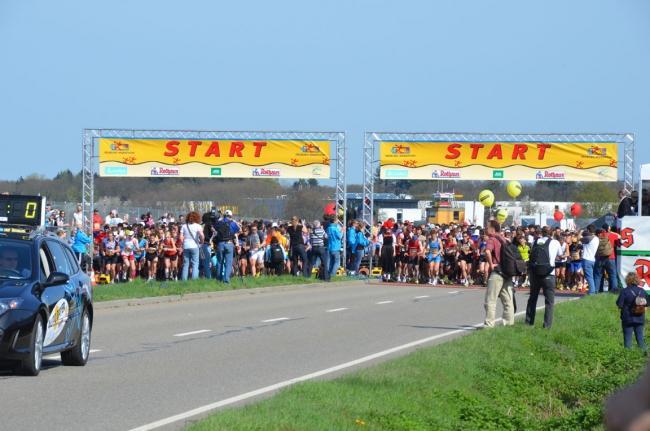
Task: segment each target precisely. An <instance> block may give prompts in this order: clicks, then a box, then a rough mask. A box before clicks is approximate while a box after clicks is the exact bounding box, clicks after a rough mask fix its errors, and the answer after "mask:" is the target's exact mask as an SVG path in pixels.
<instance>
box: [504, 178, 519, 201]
mask: <svg viewBox="0 0 650 431" xmlns="http://www.w3.org/2000/svg"><path fill="white" fill-rule="evenodd" d="M506 191H507V192H508V195H510V197H511V198H513V199H514V198H516V197H517V196H519V195H520V194H521V183H520V182H519V181H510V182H509V183H508V185H507V186H506Z"/></svg>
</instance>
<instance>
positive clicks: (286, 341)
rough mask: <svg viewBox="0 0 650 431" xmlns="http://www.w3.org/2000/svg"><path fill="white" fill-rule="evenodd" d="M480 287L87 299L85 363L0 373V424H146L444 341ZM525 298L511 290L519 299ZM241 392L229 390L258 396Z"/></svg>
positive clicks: (463, 323)
mask: <svg viewBox="0 0 650 431" xmlns="http://www.w3.org/2000/svg"><path fill="white" fill-rule="evenodd" d="M483 297H484V291H483V290H467V289H457V290H454V289H449V288H434V287H428V286H427V287H424V286H386V285H365V284H354V285H341V284H332V285H331V286H329V287H326V288H322V287H302V288H298V289H296V290H287V291H280V292H273V293H266V294H260V295H252V296H251V295H243V296H228V297H221V298H204V299H195V300H189V301H181V302H175V303H162V304H154V305H142V306H137V307H122V308H114V309H102V310H97V311H96V313H95V314H96V315H95V324H94V329H93V340H92V349H94V350H96V351H94V352H93V353H91V358H90V361H89V363H88V364H87V365H86V367H83V368H75V367H64V366H62V365H61V363H60V361H59V360H58V359H48V360H46V361H45V362H44V365H45V369H44V370H43V371H42V372H41V374H40V376H38V377H36V378H27V377H20V376H14V375H11V374H0V405H1V406H2V411H3V414H2V416H3V417H2V420H1V421H0V429H2V430H33V429H53V430H63V429H65V430H85V431H87V430H111V431H114V430H130V429H133V428H137V427H141V426H145V425H148V424H149V425H150V426H149V427H148V428H149V429H153V428H154V427H155V424H153V425H151V424H152V423H155V422H157V421H159V420H161V419H165V418H169V417H171V416H174V415H178V414H181V413H183V412H188V411H191V410H193V409H196V408H198V407H201V406H206V405H207V406H208V408H206V409H204V410H207V409H209V408H210V405H212V406H213V407H214V406H218V405H220V404H215V403H217V402H219V401H222V400H226V399H229V398H232V397H237V396H239V395H241V394H247V393H249V392H251V391H255V390H257V389H260V388H267V387H269V386H271V385H276V384H278V383H281V382H285V383H283V384H288V383H286V381H287V380H290V379H295V378H297V377H300V376H305V375H309V374H312V373H316V374H315V375H314V377H319V378H331V377H335V376H337V375H339V374H342V373H344V372H349V371H352V370H354V369H357V368H359V367H365V366H369V365H371V364H373V363H376V362H378V361H383V360H386V359H389V358H391V357H395V356H398V355H403V354H406V353H408V352H409V351H412V350H414V349H415V348H417V347H419V346H426V345H433V344H435V343H439V342H444V341H447V340H449V339H451V338H453V337H455V336H459V335H461V334H462V333H464V332H466V331H469V330H472V328H471V327H470V326H471V325H477V324H479V323H480V322H482V320H483V317H484V312H483ZM526 300H527V296H526V295H523V294H521V293H520V294H518V302H519V309H520V310H521V309H523V308H524V306H523V304H524V303H525V301H526ZM540 304H543V297H542V298H541V299H540ZM499 313H500V308H499ZM538 321H539V322H541V316H540V319H538ZM444 334H448V335H444ZM427 338H428V340H425V341H421V344H420V345H419V346H415V345H411V346H405V347H404V348H402V349H396V351H388V352H386V350H388V349H392V348H395V347H397V346H403V345H405V344H408V343H413V342H414V341H417V340H423V339H427ZM415 344H417V343H415ZM377 352H383V353H382V354H381V355H376V356H377V357H370V358H365V359H364V360H361V361H357V362H351V361H355V360H357V359H359V358H364V357H367V356H368V355H372V354H375V353H377ZM340 364H346V366H344V367H340V368H341V369H334V370H328V369H330V368H332V367H335V366H337V365H340ZM322 370H326V371H323V372H322V373H318V372H319V371H322ZM330 371H333V372H330ZM321 374H322V376H321ZM309 377H312V376H309ZM271 389H273V387H271V388H267V389H265V390H263V391H260V392H262V393H263V394H262V396H266V395H268V394H270V392H272V391H271ZM249 395H250V394H249ZM249 395H246V396H245V397H240V398H243V399H240V398H234V400H230V401H238V402H237V403H233V404H232V405H238V404H241V403H244V402H250V401H252V400H254V399H256V398H259V396H258V397H250V396H249ZM230 401H228V402H226V403H225V404H230ZM202 413H203V414H205V412H202ZM197 417H200V415H199V416H192V417H190V418H185V417H179V419H180V420H177V421H171V422H172V423H171V424H167V423H166V422H163V423H162V424H161V425H164V426H163V427H162V428H161V429H180V428H182V427H183V426H184V425H186V424H187V423H188V421H191V420H196V419H197ZM167 422H170V421H167Z"/></svg>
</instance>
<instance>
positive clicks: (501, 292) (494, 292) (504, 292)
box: [485, 220, 515, 328]
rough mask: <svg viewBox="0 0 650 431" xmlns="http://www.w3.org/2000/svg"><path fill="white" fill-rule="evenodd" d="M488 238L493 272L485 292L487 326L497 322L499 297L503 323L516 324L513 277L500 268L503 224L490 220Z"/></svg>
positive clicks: (486, 254)
mask: <svg viewBox="0 0 650 431" xmlns="http://www.w3.org/2000/svg"><path fill="white" fill-rule="evenodd" d="M487 234H488V240H487V245H486V247H485V257H486V259H487V262H488V266H489V267H490V270H491V273H490V276H489V278H488V281H487V290H486V292H485V326H486V327H488V328H493V327H494V326H495V324H496V310H497V298H499V299H500V300H501V304H502V305H503V323H504V325H506V326H510V325H514V324H515V313H514V308H515V307H514V302H513V297H512V278H511V277H504V276H503V275H501V272H500V270H499V263H500V261H501V247H502V246H503V244H505V241H506V239H505V238H504V237H503V236H502V235H501V225H500V224H499V223H498V222H497V221H496V220H490V222H489V223H488V226H487Z"/></svg>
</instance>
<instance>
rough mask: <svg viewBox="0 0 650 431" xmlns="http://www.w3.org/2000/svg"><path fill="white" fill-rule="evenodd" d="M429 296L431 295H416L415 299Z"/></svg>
mask: <svg viewBox="0 0 650 431" xmlns="http://www.w3.org/2000/svg"><path fill="white" fill-rule="evenodd" d="M428 297H429V295H421V296H416V297H415V299H424V298H428Z"/></svg>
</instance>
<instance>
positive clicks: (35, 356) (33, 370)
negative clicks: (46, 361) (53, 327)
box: [20, 315, 45, 376]
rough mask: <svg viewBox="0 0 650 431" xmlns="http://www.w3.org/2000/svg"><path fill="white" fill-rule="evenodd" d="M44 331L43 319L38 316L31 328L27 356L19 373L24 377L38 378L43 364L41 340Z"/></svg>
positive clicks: (43, 336)
mask: <svg viewBox="0 0 650 431" xmlns="http://www.w3.org/2000/svg"><path fill="white" fill-rule="evenodd" d="M44 338H45V330H44V328H43V318H42V317H41V316H40V315H39V316H37V317H36V321H35V322H34V327H33V328H32V334H31V340H30V348H29V355H28V356H27V359H24V360H23V361H22V364H21V367H20V373H21V374H23V375H25V376H38V373H39V372H40V371H41V365H42V363H43V339H44Z"/></svg>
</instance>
